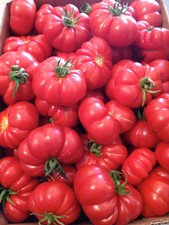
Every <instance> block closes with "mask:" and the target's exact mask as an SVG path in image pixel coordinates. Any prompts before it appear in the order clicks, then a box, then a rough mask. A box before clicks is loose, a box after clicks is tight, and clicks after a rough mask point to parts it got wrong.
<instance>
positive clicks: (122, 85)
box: [105, 59, 162, 108]
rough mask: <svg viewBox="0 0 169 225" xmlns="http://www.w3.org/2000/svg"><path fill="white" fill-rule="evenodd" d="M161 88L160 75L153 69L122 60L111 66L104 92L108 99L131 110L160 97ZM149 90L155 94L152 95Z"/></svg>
mask: <svg viewBox="0 0 169 225" xmlns="http://www.w3.org/2000/svg"><path fill="white" fill-rule="evenodd" d="M161 88H162V81H161V78H160V74H159V73H158V72H157V71H156V70H155V69H154V68H153V67H150V66H149V65H142V64H141V63H139V62H135V61H133V60H129V59H124V60H120V61H119V62H118V63H116V64H115V65H114V66H113V68H112V74H111V77H110V79H109V80H108V82H107V83H106V86H105V92H106V95H107V96H108V97H109V98H110V99H116V100H117V101H119V102H120V103H121V104H123V105H125V106H128V107H131V108H138V107H141V106H144V105H146V104H147V103H148V102H150V101H151V99H152V98H153V97H156V96H158V95H160V93H161ZM151 90H152V91H154V92H155V93H153V94H152V93H151Z"/></svg>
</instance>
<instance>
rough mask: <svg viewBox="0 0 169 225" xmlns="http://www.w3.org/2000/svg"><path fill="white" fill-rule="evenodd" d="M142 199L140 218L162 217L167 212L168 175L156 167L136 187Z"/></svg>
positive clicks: (168, 200)
mask: <svg viewBox="0 0 169 225" xmlns="http://www.w3.org/2000/svg"><path fill="white" fill-rule="evenodd" d="M137 189H138V191H139V192H140V194H141V196H142V199H143V209H142V213H141V214H142V216H144V217H147V218H150V217H157V216H163V215H165V214H166V213H168V211H169V199H168V196H169V173H168V172H167V171H166V170H165V169H163V168H162V167H160V166H158V167H155V168H153V170H152V171H151V173H150V174H149V176H148V177H147V178H146V179H144V180H143V182H142V183H141V184H139V185H138V186H137Z"/></svg>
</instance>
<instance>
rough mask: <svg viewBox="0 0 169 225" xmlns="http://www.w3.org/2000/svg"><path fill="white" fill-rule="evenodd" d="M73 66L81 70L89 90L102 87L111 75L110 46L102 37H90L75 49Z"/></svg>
mask: <svg viewBox="0 0 169 225" xmlns="http://www.w3.org/2000/svg"><path fill="white" fill-rule="evenodd" d="M75 67H76V68H77V69H80V70H82V71H83V73H84V75H85V77H86V82H87V88H88V89H89V90H93V89H98V88H101V87H103V86H104V85H105V83H106V82H107V80H108V79H109V77H110V75H111V68H112V49H111V47H110V46H109V45H108V43H107V42H106V41H105V40H104V39H102V38H98V37H93V38H91V39H90V40H89V41H88V42H84V43H83V44H82V46H81V47H80V48H79V49H78V50H77V51H76V55H75Z"/></svg>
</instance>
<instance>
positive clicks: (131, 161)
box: [122, 148, 156, 186]
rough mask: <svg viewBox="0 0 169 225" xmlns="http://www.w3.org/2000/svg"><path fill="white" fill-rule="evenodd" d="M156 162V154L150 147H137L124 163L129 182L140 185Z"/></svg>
mask: <svg viewBox="0 0 169 225" xmlns="http://www.w3.org/2000/svg"><path fill="white" fill-rule="evenodd" d="M155 164H156V158H155V154H154V153H153V152H152V151H151V150H150V149H148V148H136V149H134V150H133V151H132V153H131V154H130V155H129V156H128V158H127V159H126V160H125V161H124V163H123V165H122V171H124V175H125V174H126V176H127V182H128V183H129V184H131V185H134V186H136V185H138V184H140V183H141V182H142V180H143V179H145V178H146V177H148V175H149V172H150V171H151V170H152V169H153V167H154V166H155Z"/></svg>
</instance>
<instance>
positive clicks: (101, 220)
mask: <svg viewBox="0 0 169 225" xmlns="http://www.w3.org/2000/svg"><path fill="white" fill-rule="evenodd" d="M74 190H75V194H76V197H77V200H78V201H79V202H80V204H81V206H82V208H83V210H84V212H85V214H86V215H87V216H88V218H89V219H90V221H91V222H92V223H93V224H99V225H102V224H104V225H110V224H114V222H115V221H116V218H117V215H118V209H117V197H116V195H115V186H114V182H113V180H112V179H111V177H110V175H109V173H108V171H107V169H105V168H104V167H100V166H98V165H86V166H83V167H81V168H80V169H79V170H78V171H77V173H76V175H75V180H74ZM105 193H106V194H105ZM96 206H97V208H96Z"/></svg>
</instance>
